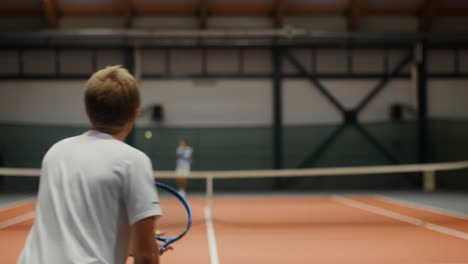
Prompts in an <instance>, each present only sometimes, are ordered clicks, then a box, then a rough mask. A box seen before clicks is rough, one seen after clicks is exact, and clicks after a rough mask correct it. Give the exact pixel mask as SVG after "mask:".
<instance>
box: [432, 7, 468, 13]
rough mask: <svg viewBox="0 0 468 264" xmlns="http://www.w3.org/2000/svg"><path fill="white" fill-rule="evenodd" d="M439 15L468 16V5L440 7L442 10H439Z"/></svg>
mask: <svg viewBox="0 0 468 264" xmlns="http://www.w3.org/2000/svg"><path fill="white" fill-rule="evenodd" d="M437 15H441V16H468V5H466V6H460V7H457V8H449V7H446V8H440V11H439V12H437Z"/></svg>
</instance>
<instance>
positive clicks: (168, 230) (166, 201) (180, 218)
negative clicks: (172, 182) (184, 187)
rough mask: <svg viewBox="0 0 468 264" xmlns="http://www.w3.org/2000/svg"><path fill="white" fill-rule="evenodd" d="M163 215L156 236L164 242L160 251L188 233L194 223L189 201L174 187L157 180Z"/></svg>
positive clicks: (158, 221)
mask: <svg viewBox="0 0 468 264" xmlns="http://www.w3.org/2000/svg"><path fill="white" fill-rule="evenodd" d="M155 186H156V188H157V191H158V195H159V201H160V204H161V208H162V211H163V215H162V216H161V217H160V218H159V219H158V220H157V222H156V228H157V230H155V234H154V235H155V237H156V239H157V240H159V241H161V242H162V245H161V246H160V247H159V253H160V254H162V253H163V252H164V249H165V248H166V247H167V246H169V245H170V244H172V243H174V242H176V241H177V240H179V239H181V238H182V237H184V236H185V234H187V232H188V230H189V228H190V226H191V225H192V210H191V208H190V205H189V203H188V202H187V200H185V198H184V197H182V196H181V195H180V194H179V193H178V192H177V191H176V190H175V189H174V188H172V187H170V186H168V185H165V184H162V183H159V182H156V183H155Z"/></svg>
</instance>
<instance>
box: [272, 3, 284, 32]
mask: <svg viewBox="0 0 468 264" xmlns="http://www.w3.org/2000/svg"><path fill="white" fill-rule="evenodd" d="M285 6H286V0H275V7H274V26H275V28H282V27H283V26H284V11H285Z"/></svg>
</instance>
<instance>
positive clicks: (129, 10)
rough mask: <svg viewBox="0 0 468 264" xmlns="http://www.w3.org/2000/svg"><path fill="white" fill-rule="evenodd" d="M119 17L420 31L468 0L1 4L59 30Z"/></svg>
mask: <svg viewBox="0 0 468 264" xmlns="http://www.w3.org/2000/svg"><path fill="white" fill-rule="evenodd" d="M70 16H73V17H77V16H78V17H87V16H100V17H117V18H119V19H121V20H122V25H123V26H124V27H125V28H132V27H134V20H135V19H136V18H138V17H163V16H167V17H170V16H174V17H191V18H193V17H195V18H196V21H197V22H196V23H198V27H199V28H200V29H205V28H207V24H208V23H207V21H208V19H210V17H215V16H250V17H252V16H253V17H257V16H258V17H267V18H270V19H271V26H272V27H274V28H282V27H283V26H284V24H285V22H284V20H285V17H291V16H298V17H327V16H330V17H336V16H339V17H343V18H345V19H346V27H347V29H348V31H356V29H357V28H358V26H359V24H360V22H361V21H362V18H364V17H369V16H379V17H382V16H385V17H386V16H410V17H413V18H416V19H417V20H418V25H419V26H418V27H419V30H420V31H421V32H428V31H430V30H431V27H432V24H433V21H434V19H435V18H438V17H447V16H448V17H454V16H457V17H458V16H464V17H468V1H467V0H2V1H1V5H0V17H2V18H4V17H40V18H43V20H44V21H46V23H44V25H45V26H44V27H45V28H48V29H55V28H59V27H60V21H61V20H62V19H64V18H67V17H70Z"/></svg>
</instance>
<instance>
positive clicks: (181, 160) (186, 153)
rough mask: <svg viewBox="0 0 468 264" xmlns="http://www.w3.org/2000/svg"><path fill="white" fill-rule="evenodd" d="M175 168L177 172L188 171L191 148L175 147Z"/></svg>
mask: <svg viewBox="0 0 468 264" xmlns="http://www.w3.org/2000/svg"><path fill="white" fill-rule="evenodd" d="M176 154H177V168H176V170H178V171H190V164H191V163H192V148H191V147H189V146H186V147H177V150H176Z"/></svg>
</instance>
